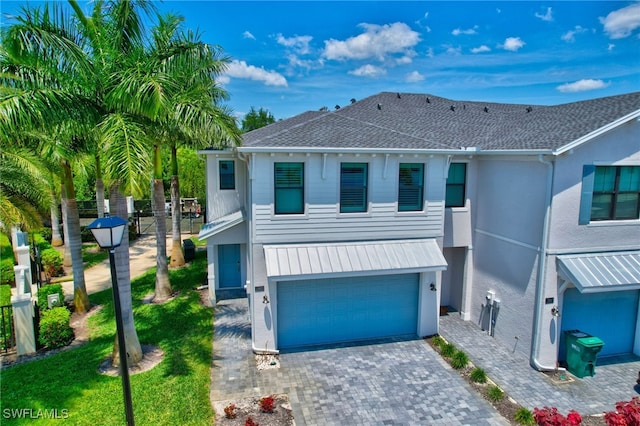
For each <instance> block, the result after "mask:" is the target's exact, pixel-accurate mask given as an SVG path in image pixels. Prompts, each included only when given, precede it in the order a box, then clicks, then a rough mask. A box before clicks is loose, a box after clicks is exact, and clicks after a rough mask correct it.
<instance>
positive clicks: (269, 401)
mask: <svg viewBox="0 0 640 426" xmlns="http://www.w3.org/2000/svg"><path fill="white" fill-rule="evenodd" d="M274 403H275V399H274V398H273V395H269V396H265V397H264V398H261V399H260V409H261V410H262V411H264V412H265V413H273V409H274V407H273V405H274Z"/></svg>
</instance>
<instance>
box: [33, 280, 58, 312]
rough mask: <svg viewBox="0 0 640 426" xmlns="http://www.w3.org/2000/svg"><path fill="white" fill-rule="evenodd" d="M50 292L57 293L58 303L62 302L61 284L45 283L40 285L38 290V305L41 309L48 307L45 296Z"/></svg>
mask: <svg viewBox="0 0 640 426" xmlns="http://www.w3.org/2000/svg"><path fill="white" fill-rule="evenodd" d="M50 294H57V295H58V297H59V298H60V304H61V305H62V304H63V303H64V292H63V291H62V285H61V284H47V285H43V286H42V287H40V290H38V307H39V308H40V310H41V311H44V310H46V309H49V304H48V302H47V296H48V295H50Z"/></svg>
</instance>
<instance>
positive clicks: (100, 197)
mask: <svg viewBox="0 0 640 426" xmlns="http://www.w3.org/2000/svg"><path fill="white" fill-rule="evenodd" d="M96 209H97V210H98V217H104V181H103V180H102V170H101V168H100V156H99V155H96Z"/></svg>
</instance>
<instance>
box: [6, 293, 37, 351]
mask: <svg viewBox="0 0 640 426" xmlns="http://www.w3.org/2000/svg"><path fill="white" fill-rule="evenodd" d="M11 304H12V305H13V321H14V324H15V332H16V349H17V353H18V355H26V354H31V353H34V352H35V351H36V336H35V332H34V330H33V304H32V303H31V294H29V293H27V294H19V295H17V296H12V297H11Z"/></svg>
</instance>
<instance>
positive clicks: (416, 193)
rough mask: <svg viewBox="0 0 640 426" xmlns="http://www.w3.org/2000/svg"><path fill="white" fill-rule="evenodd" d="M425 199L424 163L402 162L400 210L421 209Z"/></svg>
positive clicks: (399, 186) (399, 174) (399, 183)
mask: <svg viewBox="0 0 640 426" xmlns="http://www.w3.org/2000/svg"><path fill="white" fill-rule="evenodd" d="M423 201H424V164H417V163H400V168H399V173H398V211H401V212H406V211H420V210H422V208H423V204H424V203H423Z"/></svg>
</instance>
